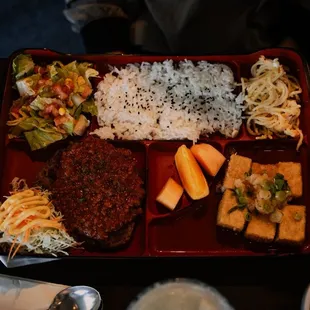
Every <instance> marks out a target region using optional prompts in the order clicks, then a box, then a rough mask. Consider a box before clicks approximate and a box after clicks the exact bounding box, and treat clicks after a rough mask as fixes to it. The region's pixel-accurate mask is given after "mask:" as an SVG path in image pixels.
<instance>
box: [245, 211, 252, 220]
mask: <svg viewBox="0 0 310 310" xmlns="http://www.w3.org/2000/svg"><path fill="white" fill-rule="evenodd" d="M244 217H245V220H246V221H247V222H250V221H251V219H252V215H251V213H250V212H247V213H246V214H245V215H244Z"/></svg>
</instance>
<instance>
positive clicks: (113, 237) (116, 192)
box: [38, 136, 144, 248]
mask: <svg viewBox="0 0 310 310" xmlns="http://www.w3.org/2000/svg"><path fill="white" fill-rule="evenodd" d="M38 181H39V184H41V185H42V186H44V187H46V188H48V189H49V190H50V191H51V192H52V197H53V204H54V206H55V208H56V210H58V211H60V212H61V213H62V214H63V215H64V224H65V226H66V228H67V229H68V231H69V232H71V233H73V234H75V235H77V236H79V237H80V239H81V238H82V239H83V240H85V241H86V242H87V241H88V242H90V243H94V242H95V243H96V242H99V243H100V245H101V246H103V247H107V248H112V247H116V246H120V245H123V244H125V243H126V242H127V241H129V239H130V237H131V235H132V232H133V229H134V220H135V219H136V217H137V216H138V215H139V214H141V213H142V209H141V207H140V205H141V201H142V199H143V197H144V189H143V181H142V179H141V178H140V176H139V175H138V172H137V171H136V160H135V158H134V156H133V154H132V152H131V151H130V150H127V149H122V148H115V147H114V146H113V145H111V144H109V143H108V142H106V141H104V140H100V139H99V138H96V137H94V136H89V137H87V138H85V139H84V140H83V141H82V142H79V143H75V144H73V145H72V146H70V147H69V148H68V149H66V150H64V151H62V152H61V153H58V154H56V155H55V156H54V157H53V158H52V159H51V160H50V161H49V163H48V164H47V166H46V167H45V169H43V171H42V172H41V174H40V175H39V178H38Z"/></svg>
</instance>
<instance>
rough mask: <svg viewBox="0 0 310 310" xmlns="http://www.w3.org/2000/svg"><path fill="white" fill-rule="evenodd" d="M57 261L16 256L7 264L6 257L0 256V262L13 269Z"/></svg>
mask: <svg viewBox="0 0 310 310" xmlns="http://www.w3.org/2000/svg"><path fill="white" fill-rule="evenodd" d="M59 259H60V258H37V257H27V256H24V257H19V256H16V257H14V259H11V260H10V261H9V262H8V261H7V260H8V257H7V256H5V255H0V261H1V262H2V264H3V265H4V266H5V267H7V268H15V267H21V266H26V265H35V264H42V263H47V262H51V261H55V260H59ZM0 309H1V308H0Z"/></svg>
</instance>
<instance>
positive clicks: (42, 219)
mask: <svg viewBox="0 0 310 310" xmlns="http://www.w3.org/2000/svg"><path fill="white" fill-rule="evenodd" d="M12 187H13V191H12V192H10V194H11V196H8V197H6V201H5V202H4V203H3V204H2V205H1V206H0V232H1V233H2V236H1V238H0V244H3V243H5V244H10V251H9V254H8V260H10V259H11V258H14V256H15V255H16V253H17V252H18V251H19V250H20V249H21V250H25V251H28V252H34V253H36V254H51V255H53V256H56V255H57V254H58V253H63V254H68V253H67V252H65V251H64V250H65V249H66V248H69V247H73V246H76V245H78V244H77V242H75V240H74V239H73V238H72V237H71V236H70V235H69V234H68V233H67V232H66V230H65V227H64V225H63V223H62V215H61V214H60V212H57V211H56V210H55V208H54V206H53V204H52V202H51V201H50V200H49V196H50V193H49V192H48V191H42V190H41V189H40V188H28V186H27V184H26V183H25V180H23V179H18V178H14V179H13V181H12Z"/></svg>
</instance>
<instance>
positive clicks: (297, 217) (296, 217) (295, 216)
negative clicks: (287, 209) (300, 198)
mask: <svg viewBox="0 0 310 310" xmlns="http://www.w3.org/2000/svg"><path fill="white" fill-rule="evenodd" d="M294 219H295V221H301V219H302V215H301V214H300V213H297V212H296V213H295V215H294Z"/></svg>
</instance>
